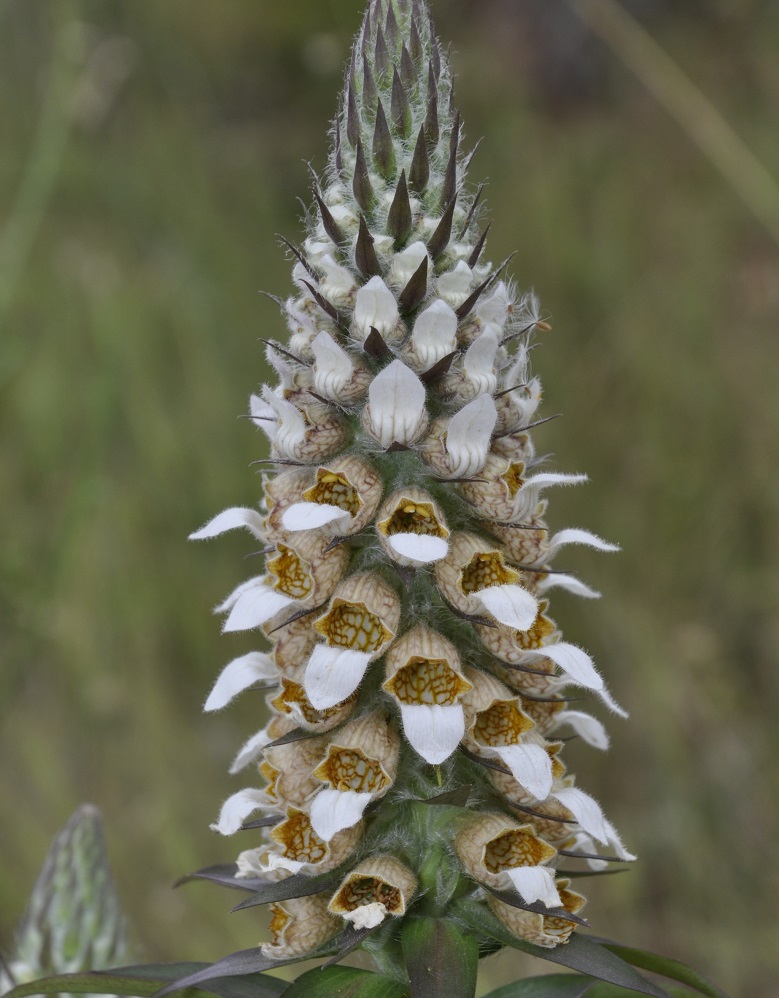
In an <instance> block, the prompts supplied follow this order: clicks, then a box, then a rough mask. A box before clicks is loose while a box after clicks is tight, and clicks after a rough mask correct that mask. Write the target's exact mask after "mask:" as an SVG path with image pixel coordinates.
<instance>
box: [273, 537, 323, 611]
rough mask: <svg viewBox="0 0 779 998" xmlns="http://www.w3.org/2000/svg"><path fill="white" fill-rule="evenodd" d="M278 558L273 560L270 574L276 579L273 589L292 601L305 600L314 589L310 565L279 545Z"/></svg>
mask: <svg viewBox="0 0 779 998" xmlns="http://www.w3.org/2000/svg"><path fill="white" fill-rule="evenodd" d="M277 549H278V552H279V554H278V556H277V557H276V558H273V559H271V560H270V561H269V562H268V564H267V568H268V572H269V573H270V574H271V575H272V576H274V577H275V579H276V582H275V583H274V586H273V588H274V589H275V590H277V592H280V593H284V595H285V596H289V597H290V598H291V599H298V600H302V599H305V598H306V597H307V596H308V595H310V593H311V592H312V590H313V588H314V580H313V579H312V578H311V574H310V571H309V567H310V566H309V565H308V563H307V562H305V561H304V560H303V559H302V558H301V557H300V556H299V555H298V554H297V553H296V552H295V551H294V550H293V549H292V548H290V547H286V546H285V545H284V544H278V545H277Z"/></svg>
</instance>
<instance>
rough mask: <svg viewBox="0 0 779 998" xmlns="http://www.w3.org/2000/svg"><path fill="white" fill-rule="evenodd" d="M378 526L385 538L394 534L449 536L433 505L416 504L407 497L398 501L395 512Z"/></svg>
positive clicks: (426, 503)
mask: <svg viewBox="0 0 779 998" xmlns="http://www.w3.org/2000/svg"><path fill="white" fill-rule="evenodd" d="M376 526H377V527H378V529H379V530H380V531H381V532H382V533H383V534H384V535H385V537H391V536H392V535H393V534H417V535H418V536H420V537H441V538H444V539H445V538H447V537H448V536H449V531H448V530H447V529H446V527H444V526H443V525H442V524H441V523H439V522H438V517H437V516H436V512H435V507H434V506H433V504H432V503H430V502H414V501H413V500H411V499H407V498H405V497H404V498H401V499H399V500H398V504H397V507H396V509H395V512H394V513H393V514H392V515H391V516H390V517H388V518H387V519H386V520H382V521H381V523H377V524H376Z"/></svg>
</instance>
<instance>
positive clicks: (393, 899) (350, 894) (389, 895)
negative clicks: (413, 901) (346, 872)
mask: <svg viewBox="0 0 779 998" xmlns="http://www.w3.org/2000/svg"><path fill="white" fill-rule="evenodd" d="M366 904H383V905H384V907H385V908H386V909H387V911H388V912H389V913H390V914H392V912H395V911H400V910H401V909H402V907H403V894H402V892H401V891H399V890H398V888H397V887H392V886H391V885H390V884H387V883H385V882H384V881H383V880H380V879H379V878H378V877H355V878H354V879H350V880H347V881H346V883H345V884H344V885H343V887H342V888H341V890H340V891H339V892H338V893H337V894H336V896H335V897H334V898H333V900H332V903H331V908H330V910H331V911H354V910H355V908H360V907H361V906H362V905H366Z"/></svg>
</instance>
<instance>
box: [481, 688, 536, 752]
mask: <svg viewBox="0 0 779 998" xmlns="http://www.w3.org/2000/svg"><path fill="white" fill-rule="evenodd" d="M533 727H535V722H534V721H532V720H531V719H530V718H529V717H528V716H527V714H525V713H524V712H523V711H522V710H521V709H520V707H519V704H518V703H517V701H516V700H499V701H498V702H497V703H494V704H493V705H492V706H491V707H488V708H487V709H486V710H482V711H480V712H479V713H478V714H477V715H476V721H475V723H474V725H473V729H472V733H473V737H474V738H475V740H476V741H477V742H478V743H479V744H480V745H485V746H487V747H489V748H499V747H501V746H505V745H516V744H517V742H518V741H519V739H520V737H521V736H522V735H523V734H524V732H526V731H529V730H530V729H531V728H533Z"/></svg>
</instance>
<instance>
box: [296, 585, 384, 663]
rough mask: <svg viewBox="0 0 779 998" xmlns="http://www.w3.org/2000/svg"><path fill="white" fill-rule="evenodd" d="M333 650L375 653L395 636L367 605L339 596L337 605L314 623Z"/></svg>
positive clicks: (336, 599) (335, 601) (335, 602)
mask: <svg viewBox="0 0 779 998" xmlns="http://www.w3.org/2000/svg"><path fill="white" fill-rule="evenodd" d="M314 629H315V630H317V631H318V632H319V633H320V634H322V635H323V636H324V637H325V638H326V640H327V643H328V645H329V646H330V647H331V648H349V649H350V650H351V651H360V652H366V653H373V652H375V651H378V650H379V648H381V646H382V645H384V644H386V643H387V642H388V641H391V640H392V638H393V637H394V635H393V633H392V631H390V630H388V629H387V628H386V627H385V626H384V624H383V623H382V622H381V619H380V618H379V617H378V616H377V615H376V614H375V613H371V611H370V610H369V609H368V607H367V606H366V605H365V604H364V603H350V602H349V601H347V600H343V599H340V598H339V597H336V598H335V599H334V601H333V606H332V607H331V609H330V610H329V611H328V612H327V613H326V614H325V615H324V617H320V618H319V620H317V621H316V623H315V624H314Z"/></svg>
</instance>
